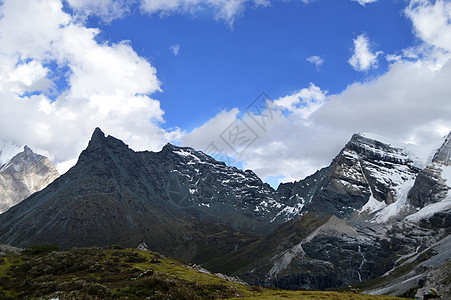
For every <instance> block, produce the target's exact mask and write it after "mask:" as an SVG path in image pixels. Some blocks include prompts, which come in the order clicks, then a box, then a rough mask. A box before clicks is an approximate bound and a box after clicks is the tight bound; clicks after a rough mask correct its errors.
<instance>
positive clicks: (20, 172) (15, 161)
mask: <svg viewBox="0 0 451 300" xmlns="http://www.w3.org/2000/svg"><path fill="white" fill-rule="evenodd" d="M58 176H59V174H58V171H57V170H56V169H55V167H54V166H53V165H52V163H51V162H50V160H49V159H48V158H47V157H45V156H42V155H39V154H36V153H34V152H33V151H32V150H31V149H30V148H29V147H28V146H25V147H24V150H23V151H22V152H20V153H18V154H16V155H15V156H14V157H13V158H11V160H9V161H8V162H6V163H5V164H3V165H0V213H2V212H4V211H6V210H8V209H9V208H10V207H11V206H13V205H15V204H17V203H19V202H20V201H22V200H23V199H25V198H27V197H28V196H30V195H31V194H32V193H34V192H37V191H39V190H41V189H43V188H45V187H46V186H47V185H48V184H49V183H51V182H52V181H53V180H55V179H56V178H58Z"/></svg>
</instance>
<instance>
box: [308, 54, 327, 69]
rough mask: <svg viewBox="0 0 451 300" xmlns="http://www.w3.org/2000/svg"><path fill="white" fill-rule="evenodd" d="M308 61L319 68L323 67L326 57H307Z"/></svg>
mask: <svg viewBox="0 0 451 300" xmlns="http://www.w3.org/2000/svg"><path fill="white" fill-rule="evenodd" d="M307 61H308V62H309V63H312V64H314V65H315V66H316V69H319V67H321V65H322V64H323V63H324V59H322V58H321V57H320V56H316V55H315V56H310V57H307Z"/></svg>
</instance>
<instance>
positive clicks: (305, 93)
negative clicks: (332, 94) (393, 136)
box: [274, 83, 327, 120]
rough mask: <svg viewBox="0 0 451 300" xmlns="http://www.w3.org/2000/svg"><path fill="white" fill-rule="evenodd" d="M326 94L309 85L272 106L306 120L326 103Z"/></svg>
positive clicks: (276, 101) (311, 84)
mask: <svg viewBox="0 0 451 300" xmlns="http://www.w3.org/2000/svg"><path fill="white" fill-rule="evenodd" d="M326 94H327V91H322V90H321V89H320V88H319V87H317V86H315V85H314V84H313V83H310V86H309V87H308V88H303V89H301V90H300V91H298V92H296V93H294V94H291V95H288V96H285V97H282V98H280V99H277V100H275V101H274V104H275V105H277V106H278V107H281V108H283V109H285V110H287V111H289V112H290V113H294V114H296V115H298V116H300V117H301V118H302V119H304V120H307V119H308V118H309V116H310V115H311V114H312V113H314V112H315V111H317V110H318V109H319V108H320V107H321V106H323V104H324V103H325V102H326Z"/></svg>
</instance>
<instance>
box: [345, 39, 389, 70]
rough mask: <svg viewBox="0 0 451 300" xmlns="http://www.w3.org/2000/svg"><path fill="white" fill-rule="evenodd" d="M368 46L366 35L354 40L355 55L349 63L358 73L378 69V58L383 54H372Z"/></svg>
mask: <svg viewBox="0 0 451 300" xmlns="http://www.w3.org/2000/svg"><path fill="white" fill-rule="evenodd" d="M368 44H369V40H368V37H367V36H366V35H365V34H361V35H359V36H358V37H357V38H356V39H355V40H354V53H353V55H352V57H351V58H350V59H349V60H348V62H349V64H350V65H351V66H352V67H353V68H354V70H356V71H368V70H370V69H371V68H375V67H377V57H378V56H379V55H380V54H382V52H380V51H379V52H376V53H372V52H371V50H370V49H369V45H368Z"/></svg>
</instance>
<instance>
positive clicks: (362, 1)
mask: <svg viewBox="0 0 451 300" xmlns="http://www.w3.org/2000/svg"><path fill="white" fill-rule="evenodd" d="M352 1H354V2H358V3H359V4H360V5H362V6H365V5H366V4H368V3H373V2H376V1H377V0H352Z"/></svg>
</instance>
